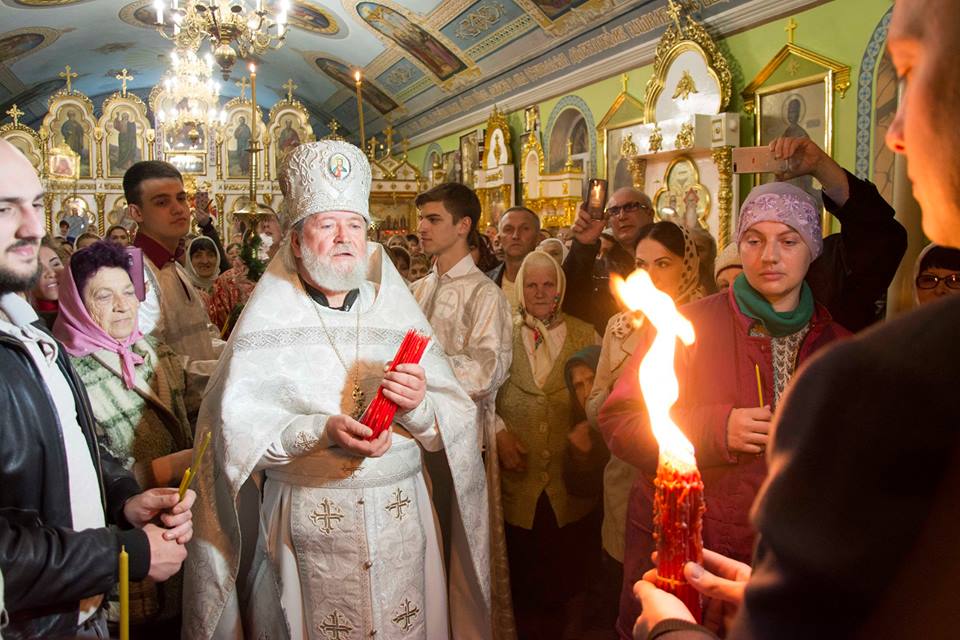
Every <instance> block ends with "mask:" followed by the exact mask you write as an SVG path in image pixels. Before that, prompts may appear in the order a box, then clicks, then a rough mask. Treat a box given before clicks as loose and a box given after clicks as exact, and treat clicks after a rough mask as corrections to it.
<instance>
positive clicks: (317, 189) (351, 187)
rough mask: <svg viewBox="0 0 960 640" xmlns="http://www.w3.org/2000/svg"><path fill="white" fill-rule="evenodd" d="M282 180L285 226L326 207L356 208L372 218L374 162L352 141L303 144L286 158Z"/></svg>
mask: <svg viewBox="0 0 960 640" xmlns="http://www.w3.org/2000/svg"><path fill="white" fill-rule="evenodd" d="M279 180H280V190H281V191H282V192H283V201H284V206H283V221H282V222H283V226H284V229H290V228H291V227H293V225H295V224H296V223H298V222H300V221H301V220H303V219H304V218H307V217H309V216H311V215H313V214H315V213H323V212H325V211H352V212H354V213H358V214H360V215H361V216H363V217H364V219H365V220H366V221H367V222H368V223H369V222H370V163H369V162H368V161H367V157H366V156H365V155H364V154H363V152H362V151H360V149H358V148H357V147H355V146H353V145H352V144H350V143H349V142H345V141H343V140H320V141H318V142H307V143H305V144H301V145H299V146H298V147H296V148H295V149H294V150H293V151H291V152H290V153H289V154H288V155H287V157H286V158H285V161H284V162H283V167H282V168H281V170H280V176H279Z"/></svg>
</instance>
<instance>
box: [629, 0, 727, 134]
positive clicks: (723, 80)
mask: <svg viewBox="0 0 960 640" xmlns="http://www.w3.org/2000/svg"><path fill="white" fill-rule="evenodd" d="M669 12H670V16H671V18H672V19H673V23H672V24H671V25H670V26H669V27H667V30H666V31H665V32H664V34H663V36H661V38H660V42H659V44H657V52H656V54H655V56H654V61H653V75H652V76H650V80H649V81H648V82H647V92H646V95H645V96H644V102H645V103H646V110H645V118H646V121H647V122H655V121H656V120H657V118H656V113H655V111H656V106H657V98H659V97H660V94H661V92H662V91H663V88H664V85H665V84H666V79H667V70H668V69H669V68H670V65H671V64H672V63H673V61H674V60H676V58H677V56H679V55H680V54H681V53H683V52H684V51H697V52H698V53H700V55H702V56H703V59H704V60H706V62H707V69H708V70H709V71H710V73H711V74H712V75H713V76H714V77H715V78H716V80H717V85H718V86H719V87H720V111H723V110H724V109H726V108H727V105H728V104H729V103H730V95H731V92H732V87H733V80H732V77H731V74H730V67H729V66H728V65H727V60H726V58H724V57H723V54H722V53H721V52H720V50H719V49H718V48H717V45H716V43H715V42H714V41H713V38H711V37H710V34H709V33H708V32H707V30H706V29H704V28H703V26H702V25H701V24H700V23H699V22H697V21H696V20H694V19H693V17H692V16H691V15H690V14H689V13H687V12H686V10H685V9H684V8H683V7H682V6H680V5H679V3H677V2H676V1H675V0H669ZM684 18H686V20H685V21H684Z"/></svg>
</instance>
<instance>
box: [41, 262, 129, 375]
mask: <svg viewBox="0 0 960 640" xmlns="http://www.w3.org/2000/svg"><path fill="white" fill-rule="evenodd" d="M58 279H59V281H60V313H59V315H57V320H56V322H54V324H53V336H54V337H55V338H56V339H57V340H59V341H60V343H61V344H62V345H63V348H64V349H66V350H67V353H69V354H70V355H71V356H74V357H77V358H80V357H83V356H88V355H90V354H91V353H93V352H94V351H99V350H100V349H106V350H107V351H113V352H114V353H116V354H117V355H118V356H120V364H121V373H122V374H123V376H122V377H123V383H124V384H125V385H126V387H127V389H132V388H133V384H134V380H135V378H136V376H135V373H134V369H133V368H134V367H135V366H137V365H140V364H143V358H142V357H140V356H139V355H138V354H136V353H134V352H133V349H131V347H132V346H133V344H134V343H135V342H136V341H137V340H140V339H141V338H143V334H142V333H140V328H139V327H138V325H137V316H136V314H134V317H133V331H131V332H130V335H129V336H127V337H126V339H124V340H123V341H122V342H121V341H118V340H117V339H116V338H113V337H111V336H110V334H108V333H107V332H106V331H104V330H103V329H101V328H100V325H98V324H97V323H96V322H94V321H93V318H91V317H90V314H89V313H88V312H87V308H86V307H85V306H84V304H83V298H81V297H80V292H79V291H77V283H76V282H75V281H74V279H73V272H72V271H71V270H70V267H67V268H66V269H64V270H63V271H61V272H60V275H59V276H58Z"/></svg>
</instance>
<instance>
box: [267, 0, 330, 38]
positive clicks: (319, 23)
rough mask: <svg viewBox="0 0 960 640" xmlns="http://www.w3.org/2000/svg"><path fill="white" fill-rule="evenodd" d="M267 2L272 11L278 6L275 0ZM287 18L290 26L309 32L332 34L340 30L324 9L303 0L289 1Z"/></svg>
mask: <svg viewBox="0 0 960 640" xmlns="http://www.w3.org/2000/svg"><path fill="white" fill-rule="evenodd" d="M268 4H269V6H270V8H271V10H274V11H276V10H278V9H279V7H280V3H279V2H277V1H276V0H274V1H273V2H270V3H268ZM287 20H288V21H289V23H290V26H291V27H297V28H299V29H303V30H304V31H309V32H311V33H319V34H321V35H325V36H332V35H336V34H338V33H339V32H340V25H339V24H337V21H336V20H335V19H334V18H333V16H331V15H330V13H329V12H328V11H327V10H326V9H323V8H321V7H320V6H319V5H316V4H314V3H312V2H306V1H305V0H294V2H291V3H290V8H289V9H288V10H287Z"/></svg>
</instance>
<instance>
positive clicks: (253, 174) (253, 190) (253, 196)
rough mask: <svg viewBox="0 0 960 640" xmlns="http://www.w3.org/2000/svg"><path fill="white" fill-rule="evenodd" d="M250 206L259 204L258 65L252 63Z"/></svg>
mask: <svg viewBox="0 0 960 640" xmlns="http://www.w3.org/2000/svg"><path fill="white" fill-rule="evenodd" d="M250 131H251V134H250V206H251V207H254V206H255V205H256V203H257V152H258V151H260V145H259V144H257V65H255V64H253V63H252V62H251V63H250Z"/></svg>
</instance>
